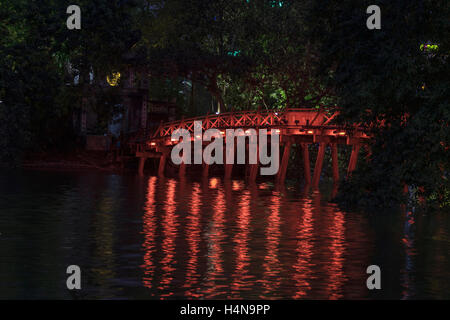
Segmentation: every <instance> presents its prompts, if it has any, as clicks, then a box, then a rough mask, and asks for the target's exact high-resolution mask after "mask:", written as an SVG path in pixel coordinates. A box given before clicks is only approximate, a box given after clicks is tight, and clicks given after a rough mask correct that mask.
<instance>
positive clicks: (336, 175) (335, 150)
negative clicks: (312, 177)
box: [331, 143, 339, 185]
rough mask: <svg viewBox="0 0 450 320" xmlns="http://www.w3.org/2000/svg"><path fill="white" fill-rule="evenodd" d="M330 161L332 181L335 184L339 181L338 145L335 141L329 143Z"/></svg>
mask: <svg viewBox="0 0 450 320" xmlns="http://www.w3.org/2000/svg"><path fill="white" fill-rule="evenodd" d="M331 162H332V166H333V182H334V184H335V185H337V184H338V183H339V160H338V146H337V144H336V143H332V144H331Z"/></svg>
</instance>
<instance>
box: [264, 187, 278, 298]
mask: <svg viewBox="0 0 450 320" xmlns="http://www.w3.org/2000/svg"><path fill="white" fill-rule="evenodd" d="M270 202H271V204H270V206H269V209H270V213H269V216H268V218H267V228H266V231H265V236H266V239H267V241H266V252H267V253H266V255H265V257H264V263H263V268H264V275H263V279H262V280H261V281H260V282H261V283H262V287H263V290H264V291H263V292H262V296H261V298H263V299H267V298H275V297H274V296H273V294H274V293H276V292H277V291H278V287H279V286H280V283H281V278H282V277H281V275H280V260H279V258H278V250H279V245H280V237H281V231H280V225H281V220H280V207H281V194H280V193H279V192H274V193H273V196H272V197H271V199H270Z"/></svg>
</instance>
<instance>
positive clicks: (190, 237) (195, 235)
mask: <svg viewBox="0 0 450 320" xmlns="http://www.w3.org/2000/svg"><path fill="white" fill-rule="evenodd" d="M201 205H202V195H201V189H200V186H199V185H198V183H195V184H194V185H193V188H192V200H191V203H190V211H189V215H188V217H187V219H188V224H187V226H186V240H187V242H188V251H189V259H188V262H187V267H186V282H185V284H184V287H185V288H187V290H186V296H187V297H193V298H199V297H201V294H198V293H196V292H195V290H194V289H195V284H196V283H197V282H198V278H199V276H198V257H199V253H200V248H199V246H200V241H201V230H200V223H201V221H200V218H201V216H200V207H201Z"/></svg>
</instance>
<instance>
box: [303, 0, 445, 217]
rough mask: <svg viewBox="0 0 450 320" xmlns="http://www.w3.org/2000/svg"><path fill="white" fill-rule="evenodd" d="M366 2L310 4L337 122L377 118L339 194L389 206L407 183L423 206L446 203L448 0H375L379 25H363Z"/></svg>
mask: <svg viewBox="0 0 450 320" xmlns="http://www.w3.org/2000/svg"><path fill="white" fill-rule="evenodd" d="M370 4H372V3H371V2H370V1H344V2H342V1H327V2H315V3H314V5H313V6H312V7H311V11H310V12H311V15H312V16H311V17H310V21H314V23H315V27H314V28H313V30H314V32H313V33H312V35H311V37H313V38H314V39H316V41H318V42H319V43H320V45H321V50H320V59H319V60H320V63H321V68H322V69H321V70H325V71H326V72H323V73H322V75H323V74H328V73H329V72H332V73H331V77H328V82H327V84H328V85H329V86H331V87H333V88H334V90H335V93H336V95H337V96H338V104H339V106H340V107H341V108H342V118H341V120H342V121H347V122H362V123H365V124H376V125H377V126H376V127H375V128H374V137H375V139H374V142H373V145H372V146H371V149H372V150H371V151H372V155H371V157H370V159H369V160H368V161H366V162H362V163H360V165H359V170H357V171H356V172H355V173H354V174H353V176H352V179H351V180H350V181H346V183H345V185H344V186H343V188H341V191H342V192H341V193H342V195H341V200H343V201H345V202H346V203H347V204H350V205H359V206H361V205H362V206H364V207H367V206H370V207H372V208H373V209H377V208H386V207H388V208H389V207H393V206H395V205H397V204H398V203H399V202H401V200H403V199H404V194H403V193H402V190H403V188H402V186H403V185H404V184H406V185H408V186H410V190H409V191H410V192H409V193H414V194H415V196H416V197H424V198H425V199H426V201H427V204H429V205H431V204H438V205H441V206H443V205H446V206H448V205H449V204H450V203H449V200H450V199H449V190H450V185H449V170H450V163H449V161H450V156H449V149H448V147H449V146H450V130H449V127H448V124H449V118H450V106H449V99H448V98H449V94H448V92H449V91H448V90H449V88H450V82H449V74H450V69H449V53H450V48H449V37H448V35H449V34H450V29H449V19H448V17H449V16H450V5H449V3H448V1H410V0H408V1H395V2H392V1H378V5H379V6H380V7H381V8H382V11H381V12H382V28H381V30H368V29H367V28H365V23H366V19H367V17H368V15H367V14H365V8H367V6H369V5H370Z"/></svg>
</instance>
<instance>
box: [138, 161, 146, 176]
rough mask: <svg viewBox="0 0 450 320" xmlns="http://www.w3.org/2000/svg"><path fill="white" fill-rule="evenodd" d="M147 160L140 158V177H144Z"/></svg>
mask: <svg viewBox="0 0 450 320" xmlns="http://www.w3.org/2000/svg"><path fill="white" fill-rule="evenodd" d="M145 160H147V158H146V157H140V158H139V168H138V173H139V175H140V176H143V175H144V166H145Z"/></svg>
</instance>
